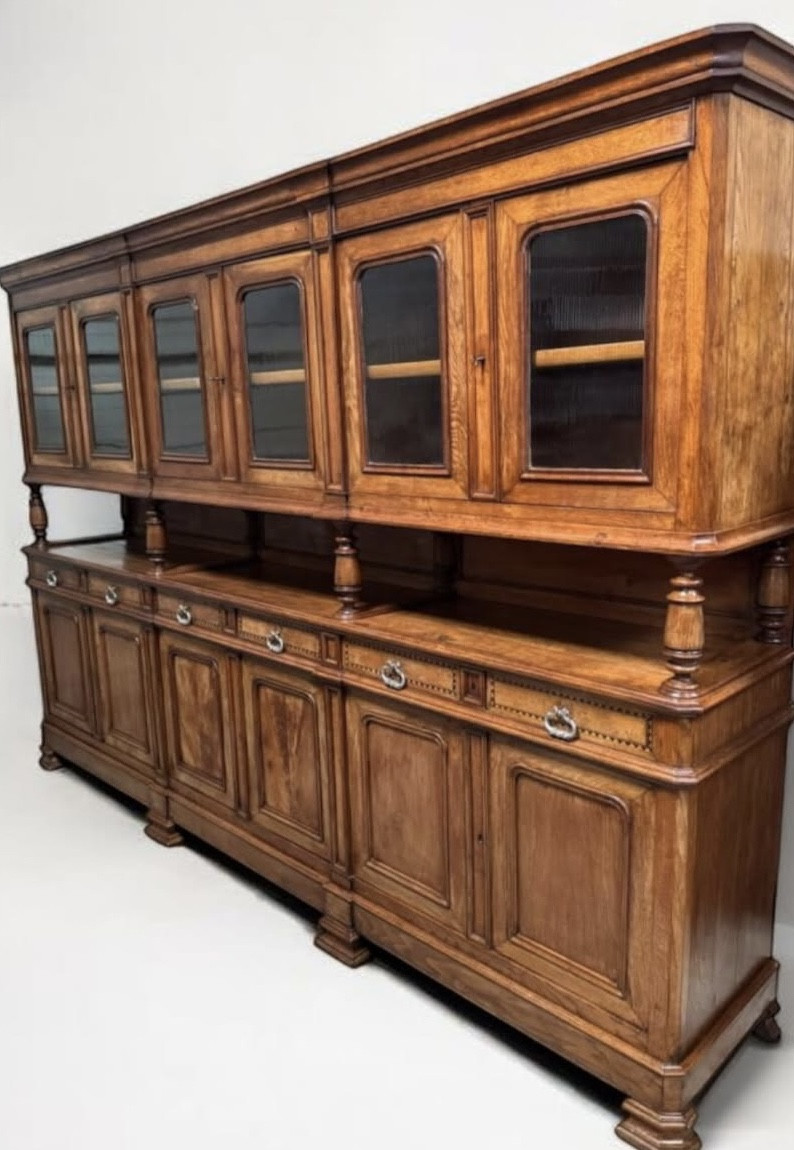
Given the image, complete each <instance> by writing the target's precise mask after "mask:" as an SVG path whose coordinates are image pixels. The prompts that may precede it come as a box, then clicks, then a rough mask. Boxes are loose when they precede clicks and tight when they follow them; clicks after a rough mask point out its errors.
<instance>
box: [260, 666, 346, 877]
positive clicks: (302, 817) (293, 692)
mask: <svg viewBox="0 0 794 1150" xmlns="http://www.w3.org/2000/svg"><path fill="white" fill-rule="evenodd" d="M242 683H243V708H244V712H245V729H246V746H247V759H248V763H247V766H248V778H249V793H250V798H249V802H250V815H251V818H252V819H253V821H254V823H255V824H256V825H257V826H258V827H260V828H261V829H262V830H263V831H264V832H266V834H267V835H268V837H269V836H276V837H277V838H279V839H286V840H287V841H289V842H293V843H296V844H297V845H299V846H302V847H304V848H306V849H307V850H310V851H311V852H312V853H314V854H318V855H321V856H322V857H328V856H329V854H330V844H329V793H328V788H329V769H328V751H327V747H328V739H329V735H328V730H327V715H326V705H325V696H324V691H323V689H322V688H321V687H319V686H317V685H315V684H314V683H312V682H311V680H310V679H309V678H308V677H306V676H304V675H300V674H293V673H290V672H286V673H285V672H283V671H277V670H275V669H274V668H272V667H270V666H269V665H268V664H266V663H260V662H258V661H256V660H254V659H244V660H243V664H242Z"/></svg>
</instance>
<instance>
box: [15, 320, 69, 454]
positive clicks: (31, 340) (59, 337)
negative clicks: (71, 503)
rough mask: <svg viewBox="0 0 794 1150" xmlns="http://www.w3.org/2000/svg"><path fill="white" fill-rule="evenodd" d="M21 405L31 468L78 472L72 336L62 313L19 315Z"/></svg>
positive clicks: (18, 345)
mask: <svg viewBox="0 0 794 1150" xmlns="http://www.w3.org/2000/svg"><path fill="white" fill-rule="evenodd" d="M15 327H16V341H17V356H18V372H17V375H18V381H19V406H20V411H21V414H22V432H23V439H24V444H25V457H26V461H27V464H28V466H32V467H43V468H53V467H54V468H71V467H79V466H80V464H81V462H82V460H81V453H80V446H79V442H78V433H77V427H76V425H75V412H74V408H73V394H74V384H73V381H72V378H71V374H70V371H69V356H68V351H67V348H68V338H69V335H68V331H67V325H66V324H65V322H64V317H63V313H62V309H60V308H57V307H46V308H39V309H37V310H35V311H28V312H20V313H19V314H18V315H17V316H16V323H15Z"/></svg>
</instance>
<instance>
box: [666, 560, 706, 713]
mask: <svg viewBox="0 0 794 1150" xmlns="http://www.w3.org/2000/svg"><path fill="white" fill-rule="evenodd" d="M678 565H679V566H680V570H679V571H678V573H677V574H676V575H674V576H673V577H672V579H671V580H670V591H669V593H668V595H667V617H666V618H665V623H664V655H665V659H666V661H667V666H668V667H669V668H670V670H671V672H672V678H671V679H667V680H666V681H665V682H664V683H662V691H663V692H664V694H665V695H669V696H671V698H674V699H689V698H694V697H695V696H696V695H697V693H698V685H697V682H696V681H695V673H696V671H697V669H698V667H699V665H700V660H701V659H702V658H703V646H704V643H705V622H704V617H703V603H704V601H705V597H704V595H703V593H702V591H701V588H702V586H703V580H702V579H701V578H700V577H699V576H698V575H696V574H695V564H694V563H693V562H692V561H691V560H683V561H679V564H678Z"/></svg>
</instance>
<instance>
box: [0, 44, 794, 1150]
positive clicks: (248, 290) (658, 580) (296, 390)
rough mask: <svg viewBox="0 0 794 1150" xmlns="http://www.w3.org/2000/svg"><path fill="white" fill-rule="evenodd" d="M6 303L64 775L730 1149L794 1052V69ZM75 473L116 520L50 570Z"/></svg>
mask: <svg viewBox="0 0 794 1150" xmlns="http://www.w3.org/2000/svg"><path fill="white" fill-rule="evenodd" d="M0 282H2V284H3V286H4V287H5V288H6V290H7V291H8V293H9V296H10V301H11V317H12V325H13V330H14V339H15V348H16V355H17V371H18V382H19V401H20V408H21V413H22V428H23V437H24V443H25V455H26V472H25V477H24V478H25V482H26V483H27V484H28V486H29V488H30V519H31V527H32V530H33V533H34V542H33V543H32V545H31V546H29V547H28V548H27V549H26V550H27V555H28V561H29V584H30V587H31V591H32V595H33V602H34V610H35V620H36V630H37V637H38V648H39V656H40V662H41V673H42V684H43V694H44V723H43V728H42V729H43V735H42V758H41V765H42V766H43V767H44V768H45V769H54V768H55V767H58V766H60V765H61V764H62V762H63V761H65V760H66V761H70V762H72V763H75V764H78V765H79V766H80V767H83V768H85V769H86V770H88V771H90V772H92V773H93V774H95V775H98V776H99V777H100V778H102V779H104V780H106V781H107V782H109V783H111V784H112V785H113V786H115V787H117V788H118V789H119V790H121V791H123V792H126V793H127V794H129V795H131V796H133V797H134V798H135V799H137V800H140V802H141V803H143V804H144V805H145V807H146V809H147V823H146V831H147V834H148V835H149V836H150V837H151V838H153V839H155V840H156V841H158V842H160V843H163V844H165V845H169V846H170V845H175V844H177V843H180V842H181V841H182V832H188V833H190V834H193V835H196V836H198V837H200V838H202V839H204V840H206V841H207V842H209V843H211V844H213V845H214V846H215V847H217V848H219V849H220V850H221V851H223V852H224V853H226V854H227V855H229V856H231V857H233V858H235V859H237V860H239V861H241V862H242V863H244V864H245V865H246V866H248V867H250V868H251V869H253V870H254V871H256V872H258V873H259V874H261V875H263V876H265V877H267V878H268V879H269V880H271V881H272V882H274V883H276V884H277V885H279V886H281V887H283V888H285V889H286V890H288V891H291V892H293V893H294V894H295V895H297V896H298V897H299V898H300V899H303V900H305V902H307V903H309V904H310V905H311V906H313V907H315V908H316V909H317V910H318V911H319V912H320V918H319V926H318V934H317V943H318V945H319V946H321V947H322V948H323V949H325V950H327V951H328V952H329V953H330V954H332V955H334V956H335V957H337V958H339V959H341V960H342V961H343V962H346V963H349V964H350V965H353V966H355V965H358V964H359V963H361V962H363V961H364V960H365V959H366V958H367V957H368V954H369V951H368V943H372V944H376V945H377V946H380V947H384V948H386V949H387V950H389V951H392V952H394V953H395V954H397V955H399V956H401V957H402V958H404V959H405V960H407V961H408V962H409V963H411V964H413V965H414V966H415V967H417V968H419V969H420V970H422V971H424V972H426V973H427V974H429V975H431V976H432V977H433V978H435V979H438V980H439V981H440V982H442V983H445V984H447V985H449V986H452V987H453V988H454V989H455V990H456V991H457V992H458V993H460V994H462V995H464V996H465V997H467V998H469V999H471V1000H472V1001H474V1002H476V1003H479V1004H480V1005H481V1006H483V1007H485V1009H486V1010H488V1011H491V1012H492V1013H493V1014H495V1015H497V1016H499V1017H500V1018H502V1019H505V1020H507V1021H508V1022H509V1023H510V1024H511V1025H513V1026H515V1027H517V1028H518V1029H519V1030H521V1031H523V1032H524V1033H525V1034H528V1035H530V1036H532V1037H533V1038H535V1039H537V1040H538V1041H540V1042H541V1043H544V1044H546V1045H548V1046H549V1047H551V1048H553V1049H554V1050H556V1051H558V1052H559V1053H561V1054H562V1055H564V1056H565V1057H566V1058H568V1059H570V1060H571V1061H573V1062H575V1063H577V1064H579V1065H580V1066H582V1067H585V1068H586V1069H588V1070H590V1071H592V1072H593V1073H594V1074H596V1075H598V1076H599V1077H601V1078H603V1079H605V1080H606V1081H608V1082H610V1083H612V1084H613V1085H614V1086H616V1087H617V1088H618V1089H620V1090H621V1091H622V1092H624V1093H625V1095H626V1098H627V1101H626V1103H625V1116H624V1118H623V1121H622V1122H621V1123H620V1125H619V1127H618V1133H619V1134H620V1136H621V1137H622V1138H623V1139H625V1141H627V1142H629V1143H631V1144H632V1145H634V1146H637V1147H645V1148H652V1150H653V1148H655V1150H661V1148H662V1147H666V1148H679V1150H691V1148H692V1147H695V1146H697V1145H699V1139H698V1137H697V1135H696V1134H695V1133H694V1124H695V1117H696V1115H695V1110H694V1108H693V1104H692V1103H693V1099H695V1098H696V1097H697V1095H698V1094H699V1093H700V1092H701V1091H702V1090H703V1089H704V1087H705V1086H706V1085H707V1083H708V1082H709V1080H710V1079H711V1078H712V1077H713V1076H714V1074H715V1073H716V1072H717V1071H718V1070H719V1069H720V1067H721V1066H722V1065H723V1064H724V1063H725V1062H726V1060H727V1059H728V1058H729V1057H730V1055H731V1053H732V1052H733V1051H734V1050H735V1048H736V1047H737V1045H738V1044H739V1043H740V1042H741V1041H742V1040H743V1039H744V1038H745V1037H746V1036H747V1035H748V1034H749V1033H750V1032H751V1031H753V1032H754V1033H755V1034H756V1035H758V1036H759V1037H761V1038H763V1039H765V1040H767V1041H770V1042H771V1041H775V1040H776V1038H778V1037H779V1030H778V1028H777V1025H776V1023H775V1013H776V1011H777V1009H778V1007H777V1003H776V999H775V994H776V984H777V969H778V968H777V964H776V962H775V961H774V959H773V957H772V954H771V951H772V930H773V922H774V904H775V889H776V877H777V868H778V858H779V843H780V823H781V808H782V794H783V779H784V769H785V756H786V735H787V729H788V725H789V723H790V720H791V717H792V709H791V703H790V692H791V660H792V648H791V626H792V616H791V596H790V585H789V547H788V542H787V539H788V537H789V536H790V535H791V534H792V533H794V452H792V450H791V444H792V441H793V440H794V326H793V324H792V319H793V317H794V50H792V49H791V48H790V47H789V46H787V45H786V44H783V43H781V42H780V41H778V40H776V39H775V38H773V37H771V36H769V35H768V34H766V33H764V32H762V31H760V30H759V29H755V28H752V27H746V26H725V27H720V28H716V29H710V30H707V31H704V32H700V33H695V34H691V35H687V36H684V37H682V38H680V39H677V40H674V41H670V42H668V43H665V44H663V45H660V46H657V47H654V48H652V49H649V50H645V51H642V52H639V53H637V54H635V55H631V56H627V57H623V58H621V59H620V60H617V61H612V62H609V63H607V64H604V65H602V66H599V67H596V68H592V69H589V70H588V71H585V72H580V73H577V74H575V75H573V76H570V77H567V78H565V79H563V80H560V81H559V82H556V83H552V84H547V85H545V86H543V87H540V88H535V89H532V90H530V91H529V92H526V93H522V94H520V95H517V96H514V97H510V98H508V99H505V100H501V101H499V102H497V103H494V104H491V105H489V106H488V107H485V108H479V109H476V110H474V111H472V112H468V113H465V114H463V115H460V116H455V117H452V118H450V119H448V120H444V121H441V122H439V123H437V124H433V125H431V126H429V127H425V128H421V129H419V130H418V131H415V132H411V133H408V134H406V135H403V136H400V137H397V138H394V139H392V140H388V141H386V142H385V143H382V144H378V145H375V146H373V147H369V148H364V149H362V150H359V151H357V152H353V153H351V154H349V155H345V156H342V157H340V158H337V159H334V160H331V161H329V162H327V163H321V164H314V165H311V166H309V167H307V168H305V169H302V170H300V171H298V172H293V173H291V174H290V175H288V176H286V177H283V178H279V179H274V180H271V181H269V182H267V183H264V184H261V185H258V186H256V187H252V188H248V189H245V190H243V191H241V192H238V193H234V194H231V195H227V196H223V197H221V198H219V199H217V200H214V201H211V202H209V203H206V204H202V205H200V206H198V207H195V208H190V209H188V210H185V211H180V212H176V213H174V214H172V215H169V216H165V217H162V218H160V219H157V220H155V221H153V222H150V223H146V224H143V225H139V226H136V227H133V228H131V229H129V230H127V231H124V232H120V233H117V234H115V235H110V236H107V237H104V238H101V239H98V240H95V241H91V242H88V243H84V244H80V245H77V246H75V247H72V248H68V249H65V250H63V251H59V252H56V253H54V254H52V255H48V256H41V257H38V258H34V259H30V260H27V261H25V262H23V263H18V264H16V265H14V266H11V267H6V268H5V269H3V271H2V272H1V273H0ZM45 484H63V485H70V486H75V487H83V488H96V489H102V490H105V491H111V492H117V493H118V494H119V495H120V496H121V506H122V515H123V522H124V530H123V534H122V535H120V536H119V537H114V538H104V539H93V540H92V539H89V540H77V541H70V542H68V543H59V544H56V543H53V542H51V541H49V540H48V538H47V515H46V510H45V506H44V502H43V500H42V495H41V487H42V485H45Z"/></svg>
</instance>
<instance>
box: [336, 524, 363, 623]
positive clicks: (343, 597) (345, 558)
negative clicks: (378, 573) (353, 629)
mask: <svg viewBox="0 0 794 1150" xmlns="http://www.w3.org/2000/svg"><path fill="white" fill-rule="evenodd" d="M334 555H335V563H334V593H335V594H336V595H337V597H338V598H339V601H340V603H341V606H340V608H339V614H340V616H341V618H342V619H350V618H351V617H352V616H353V615H355V614H357V612H358V611H360V610H361V606H362V603H361V564H360V563H359V561H358V551H357V550H356V540H355V534H354V532H353V528H352V527H351V526H350V524H349V523H339V524H337V528H336V538H335V546H334Z"/></svg>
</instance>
